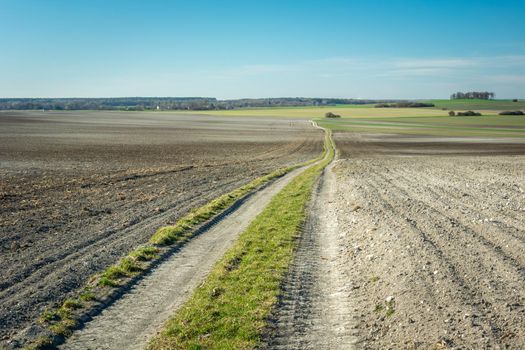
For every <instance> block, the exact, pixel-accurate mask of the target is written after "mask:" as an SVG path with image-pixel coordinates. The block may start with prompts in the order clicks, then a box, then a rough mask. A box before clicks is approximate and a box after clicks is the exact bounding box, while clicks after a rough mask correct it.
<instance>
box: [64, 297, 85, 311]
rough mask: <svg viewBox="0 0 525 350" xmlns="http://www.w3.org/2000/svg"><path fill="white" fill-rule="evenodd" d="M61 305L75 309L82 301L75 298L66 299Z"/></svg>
mask: <svg viewBox="0 0 525 350" xmlns="http://www.w3.org/2000/svg"><path fill="white" fill-rule="evenodd" d="M62 307H63V308H64V309H66V310H76V309H80V308H81V307H82V302H81V301H79V300H75V299H66V300H65V301H64V303H63V304H62Z"/></svg>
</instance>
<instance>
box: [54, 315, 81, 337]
mask: <svg viewBox="0 0 525 350" xmlns="http://www.w3.org/2000/svg"><path fill="white" fill-rule="evenodd" d="M76 326H77V322H76V321H75V320H73V319H71V318H64V319H62V320H60V322H57V323H55V324H52V325H51V326H49V330H50V331H51V332H53V333H55V334H57V335H64V336H68V335H70V334H71V333H72V329H73V328H75V327H76Z"/></svg>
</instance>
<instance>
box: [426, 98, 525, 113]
mask: <svg viewBox="0 0 525 350" xmlns="http://www.w3.org/2000/svg"><path fill="white" fill-rule="evenodd" d="M427 102H429V103H433V104H435V105H436V107H435V108H447V109H458V110H467V109H473V110H475V109H478V110H494V111H501V110H519V109H521V110H525V100H519V101H518V102H512V100H430V101H427Z"/></svg>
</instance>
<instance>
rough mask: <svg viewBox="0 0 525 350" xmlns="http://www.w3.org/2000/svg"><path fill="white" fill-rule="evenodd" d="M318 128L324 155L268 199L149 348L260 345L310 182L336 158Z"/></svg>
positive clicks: (300, 223)
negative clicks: (323, 144) (261, 209)
mask: <svg viewBox="0 0 525 350" xmlns="http://www.w3.org/2000/svg"><path fill="white" fill-rule="evenodd" d="M313 125H314V126H316V127H318V126H317V125H316V124H315V123H313ZM323 130H324V131H325V145H326V153H325V156H324V157H323V158H322V159H321V160H319V161H318V162H317V164H315V165H313V166H311V167H309V168H307V169H305V170H304V171H303V172H302V173H300V174H299V175H297V176H296V177H295V178H294V179H293V180H292V181H291V182H290V183H289V184H288V185H287V186H286V187H285V188H284V189H282V190H281V191H280V192H279V193H278V194H277V195H276V196H275V197H274V198H273V199H272V200H271V202H270V203H269V204H268V206H267V207H266V208H265V209H264V210H263V212H262V213H261V214H259V215H258V216H257V217H256V218H255V219H254V220H253V221H252V222H251V223H250V225H249V226H248V228H247V229H246V230H245V231H244V232H243V233H241V235H240V237H239V238H238V240H237V241H236V243H235V244H234V246H233V247H232V248H231V249H230V250H229V251H228V252H227V253H226V254H225V255H224V256H223V257H222V259H221V260H220V261H219V262H218V263H217V264H216V265H215V267H214V268H213V270H212V272H211V273H210V275H209V276H208V277H207V278H206V280H205V281H204V283H203V284H202V285H201V286H200V287H199V288H197V289H196V290H195V291H194V292H193V295H192V296H191V297H190V299H189V300H188V301H187V302H186V303H185V304H184V305H183V306H182V307H181V308H180V309H179V310H177V311H176V312H175V314H174V317H173V318H171V319H170V320H169V321H168V322H167V324H166V326H165V328H164V330H163V331H162V332H161V333H160V335H158V336H157V337H155V338H154V339H153V340H152V341H151V343H150V344H149V346H148V349H150V350H156V349H168V348H169V349H172V348H176V349H179V348H184V349H186V348H191V349H200V348H211V349H214V348H221V349H222V348H232V349H248V348H254V347H256V346H257V345H258V344H259V342H260V340H261V339H260V338H261V333H262V331H263V329H264V328H265V325H266V321H267V317H268V316H269V315H270V312H271V310H272V308H273V307H274V305H275V304H276V303H277V301H278V294H279V291H280V287H281V282H282V281H283V278H284V276H285V275H286V273H287V270H288V266H289V265H290V263H291V261H292V258H293V252H294V251H295V247H296V245H297V238H298V236H299V235H300V234H301V231H302V228H303V225H304V220H305V214H306V206H307V203H308V201H309V200H310V197H311V193H312V190H313V187H314V184H315V182H316V181H317V179H318V178H319V175H320V174H321V173H322V171H323V170H324V168H325V167H326V166H327V165H328V164H330V163H331V162H332V160H333V159H334V157H335V152H336V151H335V148H334V143H333V139H332V137H331V132H330V130H327V129H323ZM260 276H265V277H264V278H261V277H260Z"/></svg>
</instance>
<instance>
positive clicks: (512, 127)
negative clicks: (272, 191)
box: [317, 115, 525, 137]
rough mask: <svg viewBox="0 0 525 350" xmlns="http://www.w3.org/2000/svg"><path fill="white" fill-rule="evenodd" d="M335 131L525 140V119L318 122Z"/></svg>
mask: <svg viewBox="0 0 525 350" xmlns="http://www.w3.org/2000/svg"><path fill="white" fill-rule="evenodd" d="M317 122H318V123H319V125H320V126H323V127H326V128H329V129H332V130H333V131H348V132H368V133H392V134H408V135H435V136H480V137H525V116H499V115H496V116H495V115H492V116H481V117H449V116H446V117H398V118H373V119H371V118H351V119H350V118H341V119H325V118H320V119H317Z"/></svg>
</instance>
